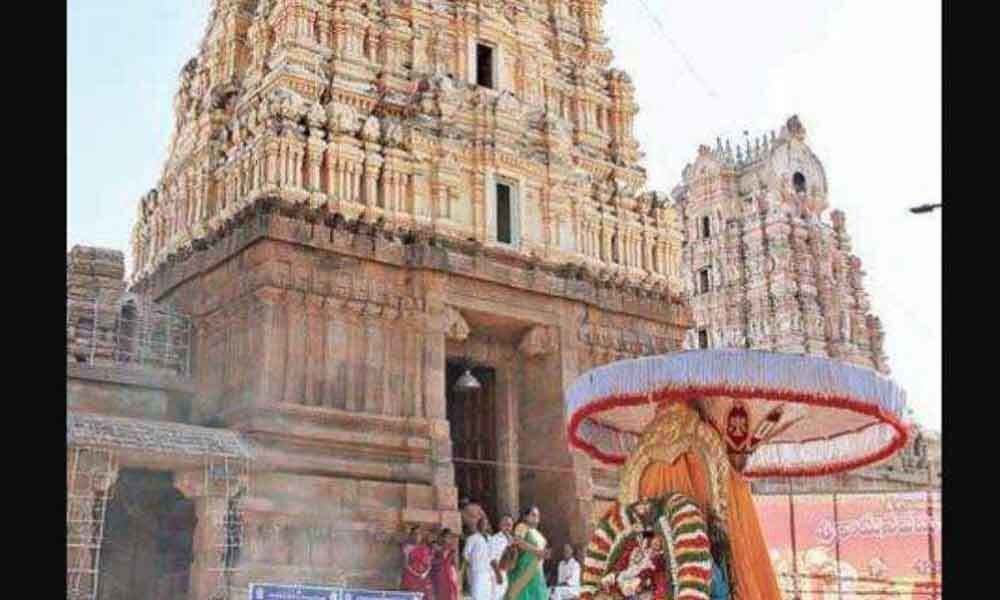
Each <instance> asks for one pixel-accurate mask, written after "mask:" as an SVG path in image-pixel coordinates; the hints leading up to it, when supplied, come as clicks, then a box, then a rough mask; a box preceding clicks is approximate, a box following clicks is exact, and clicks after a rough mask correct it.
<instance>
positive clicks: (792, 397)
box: [567, 386, 909, 478]
mask: <svg viewBox="0 0 1000 600" xmlns="http://www.w3.org/2000/svg"><path fill="white" fill-rule="evenodd" d="M708 396H726V397H730V398H742V399H748V400H749V399H763V400H775V401H781V402H795V403H798V404H806V405H811V406H828V407H832V408H841V409H846V410H851V411H853V412H856V413H860V414H865V415H868V416H870V417H873V418H876V419H879V420H881V421H882V422H884V423H887V424H889V425H891V426H892V427H893V429H895V430H896V433H897V436H896V438H895V439H894V440H893V441H892V442H891V443H890V444H889V445H887V446H886V447H885V448H883V449H881V450H879V451H878V452H874V453H872V454H870V455H868V456H862V457H860V458H855V459H851V460H845V461H841V462H836V463H832V464H825V465H817V466H814V467H796V468H784V467H771V468H767V469H761V470H757V471H755V470H752V469H751V470H748V471H747V472H745V473H744V474H743V475H744V476H745V477H756V478H760V477H819V476H826V475H833V474H835V473H840V472H843V471H849V470H852V469H856V468H858V467H863V466H865V465H869V464H871V463H874V462H878V461H880V460H883V459H885V458H888V457H889V456H892V455H893V454H894V453H895V452H896V451H897V450H899V449H900V448H902V447H903V446H904V445H906V440H907V438H908V436H909V432H908V429H907V427H906V426H905V425H904V424H903V423H902V422H901V421H900V420H899V419H898V418H897V417H896V416H895V415H893V414H892V413H888V412H886V411H883V410H882V409H880V408H878V407H876V406H873V405H871V404H868V403H866V402H862V401H859V400H857V399H855V398H852V397H848V396H826V395H819V394H809V393H805V392H794V391H787V390H774V389H759V388H737V387H728V386H686V387H682V388H670V389H663V390H660V391H657V392H653V393H652V394H650V393H648V392H642V393H634V394H622V395H615V396H609V397H607V398H604V399H603V400H598V401H596V402H591V403H589V404H587V405H586V406H583V407H581V408H579V409H577V411H576V412H574V413H573V415H572V417H571V418H570V421H569V424H568V426H567V429H568V432H569V442H570V445H572V446H573V447H575V448H577V449H579V450H582V451H583V452H586V453H587V454H588V455H590V456H591V457H593V458H596V459H597V460H600V461H601V462H603V463H606V464H610V465H621V464H624V462H625V458H626V457H624V456H620V455H614V454H608V453H606V452H603V451H601V450H600V449H599V448H597V447H596V446H594V445H593V444H591V443H590V442H587V441H586V440H584V439H582V438H581V437H580V436H579V435H578V433H577V429H578V428H579V426H580V423H582V422H583V420H584V419H586V418H588V417H590V416H592V415H594V414H597V413H600V412H604V411H606V410H610V409H612V408H621V407H627V406H637V405H640V404H647V403H650V404H653V403H655V404H667V403H672V402H684V401H688V400H694V399H697V398H703V397H708ZM599 425H600V426H601V427H607V426H605V425H603V424H599Z"/></svg>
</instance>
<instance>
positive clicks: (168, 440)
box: [66, 412, 252, 459]
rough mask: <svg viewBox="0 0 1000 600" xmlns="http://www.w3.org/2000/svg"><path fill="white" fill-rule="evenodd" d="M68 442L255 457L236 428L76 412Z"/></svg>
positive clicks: (183, 453) (158, 451)
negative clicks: (232, 429) (211, 427)
mask: <svg viewBox="0 0 1000 600" xmlns="http://www.w3.org/2000/svg"><path fill="white" fill-rule="evenodd" d="M66 445H67V446H88V447H104V448H111V449H122V450H136V451H140V452H152V453H156V454H166V455H178V456H188V457H190V456H199V457H200V456H218V457H232V458H243V459H250V458H251V457H252V453H251V450H250V447H249V445H248V444H247V443H246V441H245V440H244V439H242V436H241V435H240V434H239V433H237V432H235V431H226V430H223V429H210V428H208V427H197V426H194V425H182V424H180V423H171V422H166V421H147V420H139V419H129V418H126V417H110V416H106V415H94V414H81V413H74V412H70V413H67V414H66Z"/></svg>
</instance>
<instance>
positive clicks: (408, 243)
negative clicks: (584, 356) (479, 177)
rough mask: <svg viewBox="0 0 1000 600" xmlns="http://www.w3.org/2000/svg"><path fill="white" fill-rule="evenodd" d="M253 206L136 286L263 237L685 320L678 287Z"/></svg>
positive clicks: (215, 260)
mask: <svg viewBox="0 0 1000 600" xmlns="http://www.w3.org/2000/svg"><path fill="white" fill-rule="evenodd" d="M257 204H259V205H257ZM257 204H255V205H248V206H246V207H245V208H244V209H243V210H242V211H241V212H240V213H239V214H238V215H235V216H234V217H233V218H232V220H231V221H229V222H228V223H227V225H226V227H224V228H223V229H222V230H221V231H219V232H216V233H214V234H213V235H211V236H209V237H210V239H206V240H204V241H203V242H201V243H200V244H199V248H200V249H198V250H194V249H188V250H186V251H184V252H178V253H177V254H176V255H174V256H173V257H172V258H171V259H170V260H167V261H164V262H163V263H162V264H160V265H159V266H158V267H156V268H155V269H153V270H152V271H151V272H149V273H148V274H146V275H144V276H143V277H142V278H141V279H139V280H137V281H136V284H135V288H134V289H135V290H141V291H144V292H147V293H149V294H150V295H151V296H152V297H155V298H162V297H164V296H167V295H169V294H170V293H171V292H172V291H174V290H176V289H177V288H178V287H180V286H181V285H183V284H184V283H185V282H187V281H189V280H191V279H193V278H195V277H197V276H199V275H201V274H204V273H207V272H209V271H211V270H212V269H214V268H215V267H217V266H218V265H220V264H221V263H223V262H224V261H226V260H228V259H229V258H231V257H232V256H234V255H236V254H238V253H239V252H241V251H243V250H245V249H246V248H248V247H249V246H251V245H252V244H254V243H256V242H258V241H261V240H265V239H267V240H272V241H276V242H283V243H288V244H292V245H296V246H301V247H303V248H310V249H314V250H321V251H327V252H335V253H337V254H342V255H347V256H352V257H355V258H358V259H362V260H370V261H375V262H381V263H387V264H391V265H394V266H397V267H406V268H410V269H417V270H431V271H444V272H447V273H451V274H454V275H457V276H464V277H470V278H473V279H479V280H483V281H488V282H492V283H497V284H501V285H506V286H510V287H513V288H516V289H522V290H525V291H530V292H536V293H541V294H545V295H549V296H557V297H563V298H567V299H569V300H574V301H579V302H583V303H585V304H589V305H593V306H597V307H598V308H601V309H604V310H609V311H612V312H621V313H625V314H630V315H635V316H640V317H643V318H650V319H654V320H665V321H669V322H678V323H680V322H685V323H686V322H687V321H690V320H691V316H690V310H689V309H688V307H687V305H686V304H684V303H683V301H682V300H681V299H680V297H679V296H677V295H676V292H673V293H671V292H668V291H665V290H659V291H657V290H652V289H649V290H646V289H643V288H642V287H641V286H638V285H632V284H629V283H627V282H625V281H623V280H620V277H621V275H620V274H615V273H612V271H611V270H608V271H607V272H606V273H604V272H602V273H593V272H591V271H590V270H589V269H586V268H583V267H580V266H578V265H569V264H567V265H562V266H558V265H555V264H548V263H544V262H540V261H539V260H537V259H533V258H531V257H526V256H521V255H517V254H513V253H510V252H506V251H500V250H494V249H490V248H488V247H485V246H482V245H480V244H478V243H475V242H466V241H460V240H452V239H447V238H433V239H430V238H428V239H422V238H418V237H413V238H412V239H400V238H398V235H400V234H399V233H398V232H390V231H384V230H378V229H376V228H374V227H372V225H371V224H356V225H348V224H345V223H343V222H342V220H341V222H338V223H336V224H334V223H331V224H330V225H328V224H327V223H326V222H325V221H326V220H332V221H336V217H339V216H340V215H324V216H323V217H322V218H319V217H314V216H311V215H304V214H294V215H293V216H292V215H286V214H282V212H281V211H282V210H287V209H279V208H275V207H273V206H272V207H267V206H265V205H264V204H262V203H257ZM299 210H300V211H301V209H299ZM406 235H415V234H412V233H407V234H405V235H404V237H405V236H406ZM484 261H485V262H486V263H488V264H490V265H495V266H496V268H495V269H493V271H494V272H489V269H487V270H485V271H484V270H483V269H482V268H481V267H482V263H483V262H484ZM608 277H610V279H608Z"/></svg>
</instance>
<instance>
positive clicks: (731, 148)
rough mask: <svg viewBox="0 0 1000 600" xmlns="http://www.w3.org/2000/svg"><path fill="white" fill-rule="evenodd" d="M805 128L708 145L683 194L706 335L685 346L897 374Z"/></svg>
mask: <svg viewBox="0 0 1000 600" xmlns="http://www.w3.org/2000/svg"><path fill="white" fill-rule="evenodd" d="M828 194H829V191H828V183H827V178H826V172H825V170H824V169H823V164H822V163H821V162H820V160H819V158H817V157H816V155H815V154H814V153H813V152H812V150H811V149H810V148H809V146H808V144H807V143H806V130H805V127H803V126H802V123H801V122H800V121H799V119H798V117H794V116H793V117H791V118H790V119H788V121H787V122H786V123H785V125H784V126H783V127H782V128H781V130H780V133H778V134H777V135H775V133H774V132H771V133H770V135H764V136H762V137H759V138H756V139H751V138H750V137H749V136H748V137H747V138H746V140H745V141H744V142H743V143H742V144H739V143H737V144H735V145H734V144H732V143H731V142H729V141H726V142H723V141H722V140H721V139H719V140H717V141H716V146H715V148H714V149H712V148H710V147H708V146H701V147H700V148H699V149H698V156H697V158H696V159H695V160H694V162H693V163H691V164H689V165H688V166H687V167H685V169H684V172H683V182H682V183H681V185H679V186H677V187H676V188H675V189H674V192H673V197H674V200H675V201H676V202H677V204H678V207H679V208H680V209H681V211H682V214H683V228H684V239H685V243H684V250H683V258H682V262H683V265H684V266H683V268H682V272H683V273H685V275H686V277H685V287H686V289H687V292H688V296H689V298H690V302H691V307H692V310H693V316H694V320H695V324H696V325H695V328H694V329H692V330H691V331H690V332H689V333H688V336H687V338H686V340H685V347H686V348H751V349H759V350H773V351H777V352H791V353H797V354H808V355H811V356H818V357H827V358H835V359H838V360H842V361H845V362H849V363H853V364H856V365H860V366H865V367H869V368H873V369H876V370H878V371H879V372H881V373H884V374H885V373H888V372H889V367H888V364H887V358H886V356H885V353H884V352H883V337H884V334H883V330H882V325H881V322H880V320H879V318H878V317H877V316H875V315H873V314H872V313H871V312H870V308H871V305H870V302H869V298H868V294H867V293H866V292H865V287H864V284H863V280H864V275H865V272H864V270H863V269H862V267H861V259H860V258H858V257H857V256H856V255H854V254H852V250H851V238H850V236H849V235H848V233H847V227H846V217H845V215H844V213H843V211H840V210H833V211H831V212H827V209H828V207H829V203H828Z"/></svg>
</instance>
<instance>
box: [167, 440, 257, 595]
mask: <svg viewBox="0 0 1000 600" xmlns="http://www.w3.org/2000/svg"><path fill="white" fill-rule="evenodd" d="M221 460H222V459H219V464H221ZM174 487H175V488H177V490H178V491H180V492H181V494H183V495H184V497H185V498H187V499H188V500H191V502H192V503H193V504H194V513H195V519H196V521H195V530H194V539H193V544H192V547H191V554H192V557H193V560H192V562H191V579H190V584H189V586H188V598H189V599H190V600H214V599H215V598H217V597H219V593H220V592H227V595H224V596H222V597H223V598H230V597H233V596H232V595H229V594H228V589H227V587H228V585H229V582H228V581H227V579H228V578H227V576H226V575H227V573H226V571H227V569H231V570H235V569H236V568H238V567H239V565H238V564H237V563H231V564H230V565H226V562H225V561H226V556H225V544H226V535H227V532H226V527H225V524H226V518H227V511H228V509H229V500H230V498H228V497H226V494H225V489H224V487H223V486H222V485H220V484H218V483H213V482H212V481H211V480H210V479H209V477H208V476H207V475H206V472H205V469H190V470H185V471H178V472H177V473H175V474H174ZM217 488H218V489H217ZM232 492H233V493H235V492H236V489H233V490H232ZM240 529H242V527H241V528H240ZM242 542H243V540H242V536H241V539H240V540H239V543H240V544H242ZM241 553H242V547H239V552H238V553H236V554H233V555H232V558H231V560H235V559H236V557H238V556H239V555H240V554H241Z"/></svg>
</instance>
